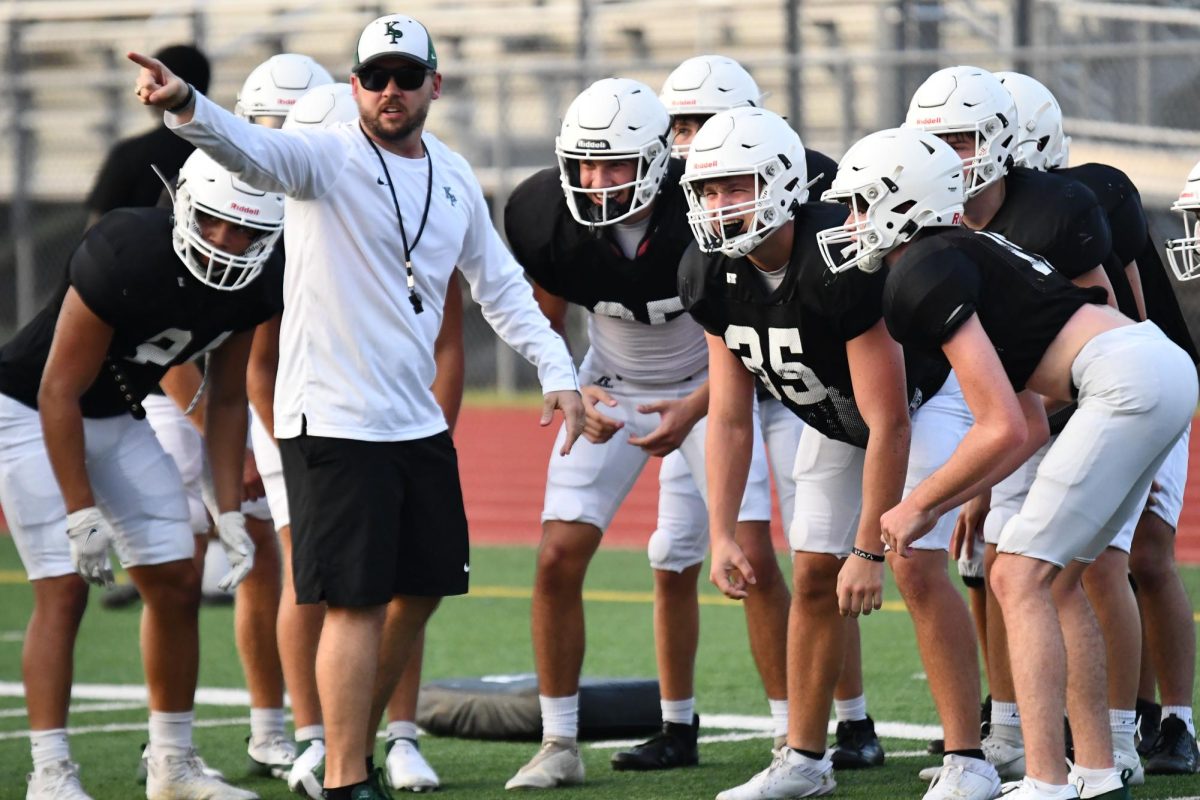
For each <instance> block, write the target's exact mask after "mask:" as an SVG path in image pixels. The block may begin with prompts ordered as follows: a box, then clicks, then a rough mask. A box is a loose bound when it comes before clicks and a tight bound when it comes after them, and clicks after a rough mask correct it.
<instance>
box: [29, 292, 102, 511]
mask: <svg viewBox="0 0 1200 800" xmlns="http://www.w3.org/2000/svg"><path fill="white" fill-rule="evenodd" d="M112 336H113V329H112V328H111V327H110V326H109V325H108V323H106V322H104V321H103V320H101V319H100V318H99V317H98V316H96V314H95V313H93V312H92V310H91V309H90V308H88V307H87V306H86V305H85V304H84V302H83V299H82V298H80V296H79V294H78V293H77V292H76V291H75V289H74V288H70V289H68V290H67V294H66V297H65V298H64V299H63V305H62V312H61V313H60V314H59V317H58V323H57V325H56V326H55V328H54V341H53V342H52V343H51V345H50V354H49V356H48V357H47V359H46V368H45V370H44V371H43V373H42V383H41V387H40V388H39V390H38V411H39V413H40V414H41V418H42V430H43V431H44V436H45V440H46V452H47V454H48V455H49V457H50V464H51V466H52V467H53V468H54V476H55V477H56V478H57V479H58V484H59V488H60V489H61V490H62V495H63V500H64V502H65V503H66V506H67V512H68V513H69V512H72V511H79V510H80V509H83V508H89V507H91V506H94V505H96V500H95V498H94V497H93V496H92V485H91V482H90V481H89V480H88V474H87V467H86V464H85V458H84V441H83V411H82V410H81V409H80V405H79V399H80V398H81V397H83V394H84V392H86V391H87V389H88V387H90V386H91V385H92V384H93V383H94V382H95V381H96V378H97V376H98V375H99V374H100V370H101V368H102V367H103V365H104V359H105V357H106V356H107V354H108V346H109V344H110V343H111V342H112Z"/></svg>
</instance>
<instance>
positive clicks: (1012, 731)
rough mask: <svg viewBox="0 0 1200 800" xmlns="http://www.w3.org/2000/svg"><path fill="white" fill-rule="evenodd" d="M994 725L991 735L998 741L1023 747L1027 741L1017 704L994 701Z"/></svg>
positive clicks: (992, 725)
mask: <svg viewBox="0 0 1200 800" xmlns="http://www.w3.org/2000/svg"><path fill="white" fill-rule="evenodd" d="M991 721H992V724H991V728H990V735H991V736H992V737H993V738H995V739H997V740H998V741H1001V742H1005V743H1007V744H1011V745H1015V746H1017V747H1022V746H1024V744H1025V739H1024V737H1023V736H1022V735H1021V712H1020V711H1018V710H1017V704H1016V703H1005V702H1001V701H1000V700H992V720H991Z"/></svg>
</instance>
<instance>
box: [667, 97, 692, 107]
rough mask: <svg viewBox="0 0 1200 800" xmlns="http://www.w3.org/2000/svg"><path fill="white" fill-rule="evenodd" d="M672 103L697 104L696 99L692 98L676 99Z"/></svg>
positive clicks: (674, 104)
mask: <svg viewBox="0 0 1200 800" xmlns="http://www.w3.org/2000/svg"><path fill="white" fill-rule="evenodd" d="M671 105H673V106H694V105H696V99H695V98H691V99H688V100H676V101H675V102H673V103H671Z"/></svg>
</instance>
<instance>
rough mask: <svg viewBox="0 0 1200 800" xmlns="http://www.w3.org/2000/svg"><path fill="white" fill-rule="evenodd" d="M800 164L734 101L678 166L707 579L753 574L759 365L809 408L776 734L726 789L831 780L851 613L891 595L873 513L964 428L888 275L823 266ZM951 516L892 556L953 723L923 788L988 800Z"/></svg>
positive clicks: (937, 460)
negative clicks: (950, 562) (774, 742)
mask: <svg viewBox="0 0 1200 800" xmlns="http://www.w3.org/2000/svg"><path fill="white" fill-rule="evenodd" d="M804 163H805V161H804V147H803V145H802V144H801V142H800V137H799V136H797V135H796V133H795V132H794V131H792V130H791V128H790V127H788V125H787V123H786V122H785V121H784V120H782V119H781V118H780V117H778V116H777V115H775V114H772V113H771V112H769V111H764V110H761V109H755V108H739V109H733V110H731V111H727V112H723V113H721V114H717V115H715V116H713V117H712V118H711V119H710V120H708V121H707V122H705V123H704V127H702V128H701V129H700V132H699V134H698V135H697V136H696V138H695V140H694V141H693V142H692V146H691V151H690V152H689V154H688V161H687V169H686V171H685V173H684V176H683V186H684V191H685V194H686V196H687V199H688V205H689V206H690V209H691V210H690V213H689V220H690V221H691V224H692V232H693V234H694V235H695V237H696V239H697V241H698V243H699V250H695V249H693V250H691V251H689V253H688V255H687V256H686V257H685V258H684V262H683V264H682V265H681V267H680V295H681V296H682V297H683V299H684V303H685V305H686V306H687V308H688V310H689V311H690V312H691V314H692V316H693V317H695V318H696V319H697V320H698V321H699V322H700V323H701V324H703V325H704V327H705V329H706V331H707V334H708V337H707V339H708V356H709V372H710V375H711V382H712V388H711V393H710V399H709V426H710V436H709V439H708V443H707V461H708V482H709V497H710V506H709V508H710V511H709V527H710V530H711V535H712V543H713V544H712V550H713V559H712V580H713V582H714V583H715V584H716V585H717V586H718V588H720V589H721V590H722V591H723V592H724V593H725V594H726V595H728V596H730V597H734V598H737V597H741V596H743V595H744V593H745V591H746V586H747V584H750V583H753V582H754V580H755V575H754V571H753V569H752V567H751V565H750V563H749V561H748V560H747V559H746V558H745V557H744V555H743V553H742V551H741V549H740V548H739V546H738V544H737V543H736V542H735V541H734V539H733V536H732V533H733V520H734V512H735V510H736V508H737V499H738V498H739V497H740V496H741V492H742V486H743V484H744V483H745V479H746V474H747V468H748V458H749V455H750V435H751V430H750V426H751V425H752V419H753V417H752V408H753V394H754V389H753V387H754V380H753V379H754V376H755V375H757V376H758V377H759V378H761V379H762V381H763V383H764V384H765V385H766V386H767V387H768V389H769V390H770V391H771V392H772V393H773V394H775V395H776V396H777V397H778V398H779V399H780V400H782V402H783V403H784V405H786V406H787V407H788V408H789V409H790V410H791V411H792V412H793V413H795V414H797V415H798V416H800V417H802V418H803V419H804V422H805V427H804V432H803V434H802V435H801V439H800V446H799V449H798V451H797V453H796V459H795V465H794V469H793V477H794V478H795V480H796V499H795V516H794V518H793V519H792V520H791V525H790V530H789V534H788V539H789V544H790V546H791V549H792V551H793V556H794V558H793V561H792V574H793V587H792V606H791V610H790V616H789V625H788V637H787V638H788V665H787V666H788V669H787V673H788V710H789V717H788V740H787V746H786V747H782V748H780V749H779V750H778V751H777V752H776V755H775V758H774V760H773V761H772V763H771V765H770V766H769V767H767V769H765V770H763V771H762V772H760V773H758V774H757V775H755V776H754V777H753V778H751V779H750V780H749V781H748V782H746V783H745V784H743V785H741V786H738V787H736V788H733V789H730V790H728V791H725V792H722V793H721V794H719V795H718V798H719V800H762V799H765V798H792V797H809V796H817V795H825V794H829V793H830V792H832V791H833V790H834V788H835V786H836V784H835V781H834V778H833V772H832V764H831V762H830V759H829V757H828V756H826V753H825V736H826V725H827V723H828V720H829V711H830V705H831V703H832V699H833V691H834V685H835V684H836V683H837V681H838V677H839V675H840V673H841V670H842V665H843V659H844V653H845V650H846V642H847V637H848V634H849V624H848V622H849V621H848V619H847V617H854V616H857V615H858V614H859V613H870V612H871V611H872V610H875V609H878V608H880V607H881V605H882V603H883V562H884V555H883V554H882V552H881V551H882V550H883V546H882V543H881V541H880V536H881V532H880V529H879V516H880V515H881V514H882V513H883V512H884V511H885V510H886V509H888V508H890V507H891V506H893V505H895V504H896V503H897V502H899V501H900V498H901V497H902V496H903V494H904V492H905V491H906V490H910V489H911V488H912V487H913V486H915V485H916V484H917V483H918V482H919V481H920V480H922V479H923V478H925V477H926V476H928V475H929V474H931V473H932V472H933V471H934V469H935V468H937V467H938V466H939V465H941V464H942V463H943V462H944V461H945V460H946V459H947V458H948V457H949V456H950V454H951V453H952V452H953V450H954V447H955V446H956V445H957V443H958V441H959V439H960V438H961V436H962V435H963V434H965V433H966V430H967V429H968V427H969V425H970V418H969V414H968V413H967V408H966V404H965V402H964V400H963V398H962V394H961V392H960V391H959V389H958V384H957V381H956V380H955V378H954V375H953V374H952V373H950V369H949V367H948V366H947V365H946V363H945V361H944V360H942V359H931V358H927V357H914V356H913V354H912V353H905V352H903V351H902V350H901V348H900V345H898V344H897V343H896V342H895V341H893V340H892V338H891V337H890V336H889V335H888V332H887V329H886V328H885V326H884V322H883V315H882V303H883V279H884V276H883V275H879V274H877V275H868V274H865V273H858V272H853V273H847V274H845V275H839V276H836V277H835V276H831V275H830V274H829V272H828V270H827V269H826V267H825V263H824V261H823V260H822V257H821V253H820V251H819V250H818V247H817V238H816V237H817V233H818V231H821V230H824V229H826V228H829V227H831V226H836V227H840V226H841V225H842V223H843V221H844V220H845V218H846V212H845V209H844V208H840V207H838V206H836V205H832V204H826V203H808V202H805V201H806V200H807V197H808V189H807V175H806V172H805V168H804ZM700 251H704V252H703V253H702V252H700ZM910 414H911V415H912V418H911V421H910ZM910 441H911V447H910ZM952 531H953V520H952V519H950V518H949V517H947V518H946V519H944V520H942V521H941V523H940V524H939V525H938V528H937V532H936V533H935V534H934V535H932V536H930V537H929V538H928V539H927V540H926V541H923V542H922V543H921V545H920V547H921V551H920V552H918V553H915V554H912V557H911V558H906V559H900V558H896V557H895V556H894V554H893V556H892V557H891V563H892V568H893V572H894V574H895V576H896V581H897V584H898V586H899V588H900V591H901V593H902V595H903V596H904V598H905V602H906V603H907V604H908V607H909V610H910V612H911V613H912V617H913V620H914V623H915V625H916V628H917V640H918V642H919V644H920V648H921V656H922V659H923V660H924V663H925V668H926V672H927V673H928V674H929V678H930V680H929V683H930V690H931V692H932V693H933V696H934V700H935V702H936V704H937V707H938V711H939V713H940V715H941V717H942V723H943V726H944V727H945V729H946V749H947V755H946V759H945V765H944V766H943V767H942V769H941V770H940V771H939V773H938V775H937V778H936V779H935V780H934V782H933V783H932V784H931V785H930V787H929V791H928V792H927V794H926V795H925V797H926V798H928V800H935V799H937V798H952V797H953V798H962V800H967V799H968V798H970V800H991V798H992V797H994V796H995V795H996V794H997V792H999V790H1000V780H999V778H998V777H997V775H996V771H995V770H994V769H993V768H992V767H991V765H989V764H988V763H987V762H986V761H985V760H984V758H983V753H982V751H981V750H980V741H979V727H978V717H977V715H978V709H979V686H978V679H977V676H978V662H977V657H976V653H975V642H974V640H973V639H972V638H971V637H969V636H965V637H964V636H961V635H959V634H958V632H960V631H969V630H970V626H971V623H970V617H969V616H968V614H967V609H966V606H965V604H964V603H963V600H962V598H961V596H960V595H959V594H958V593H957V591H956V590H955V589H954V587H953V586H952V585H951V583H950V579H949V576H948V575H947V573H946V564H947V556H946V549H947V547H948V546H949V542H950V535H951V533H952ZM839 612H840V613H839ZM946 631H955V632H956V634H955V636H952V637H951V636H947V635H946Z"/></svg>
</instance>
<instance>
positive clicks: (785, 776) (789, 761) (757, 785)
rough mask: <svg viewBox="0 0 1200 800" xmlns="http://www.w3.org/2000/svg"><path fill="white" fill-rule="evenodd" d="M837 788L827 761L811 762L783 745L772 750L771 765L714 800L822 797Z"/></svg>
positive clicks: (775, 799) (783, 799) (790, 799)
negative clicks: (773, 752)
mask: <svg viewBox="0 0 1200 800" xmlns="http://www.w3.org/2000/svg"><path fill="white" fill-rule="evenodd" d="M836 788H837V781H835V780H834V779H833V763H832V762H831V761H830V760H829V759H828V758H823V759H821V760H820V761H814V760H813V759H811V758H805V757H804V756H802V755H800V754H799V753H797V752H796V751H795V750H793V749H792V748H790V747H786V746H785V747H782V748H780V749H779V750H777V751H775V757H774V758H772V759H771V764H770V766H768V767H767V768H766V769H764V770H763V771H762V772H760V773H758V774H757V775H755V776H754V777H753V778H751V779H750V780H748V781H746V782H745V783H743V784H742V785H741V786H735V787H733V788H732V789H726V790H725V791H723V792H721V793H720V794H718V795H717V800H792V798H797V797H821V796H822V795H827V794H829V793H830V792H832V791H833V790H834V789H836Z"/></svg>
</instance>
